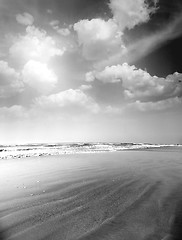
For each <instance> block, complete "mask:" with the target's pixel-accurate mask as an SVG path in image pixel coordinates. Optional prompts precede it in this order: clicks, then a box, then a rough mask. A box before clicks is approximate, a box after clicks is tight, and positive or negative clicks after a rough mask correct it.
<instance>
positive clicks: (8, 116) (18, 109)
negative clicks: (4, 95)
mask: <svg viewBox="0 0 182 240" xmlns="http://www.w3.org/2000/svg"><path fill="white" fill-rule="evenodd" d="M26 116H28V115H27V112H26V110H25V108H23V107H22V106H20V105H13V106H11V107H1V108H0V119H3V120H6V121H7V120H10V121H12V119H13V120H15V119H22V118H23V117H26Z"/></svg>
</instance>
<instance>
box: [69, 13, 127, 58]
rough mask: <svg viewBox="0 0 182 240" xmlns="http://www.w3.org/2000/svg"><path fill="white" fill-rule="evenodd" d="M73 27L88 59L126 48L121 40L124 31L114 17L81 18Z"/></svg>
mask: <svg viewBox="0 0 182 240" xmlns="http://www.w3.org/2000/svg"><path fill="white" fill-rule="evenodd" d="M73 28H74V30H75V31H76V32H77V35H78V42H79V44H80V46H82V48H83V55H84V57H85V58H86V59H88V60H97V59H102V58H104V57H108V56H109V55H110V54H114V53H116V52H117V51H118V50H120V51H122V49H124V48H125V47H124V45H123V43H122V41H121V35H122V33H121V31H120V30H119V29H118V25H117V23H116V22H115V21H114V20H113V19H109V20H108V21H105V20H102V19H99V18H97V19H92V20H87V19H86V20H81V21H79V22H77V23H75V24H74V26H73Z"/></svg>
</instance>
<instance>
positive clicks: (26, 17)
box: [16, 12, 34, 25]
mask: <svg viewBox="0 0 182 240" xmlns="http://www.w3.org/2000/svg"><path fill="white" fill-rule="evenodd" d="M16 21H17V22H18V23H20V24H22V25H32V24H33V22H34V18H33V16H32V15H31V14H29V13H27V12H24V13H23V14H17V15H16Z"/></svg>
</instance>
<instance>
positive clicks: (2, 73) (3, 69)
mask: <svg viewBox="0 0 182 240" xmlns="http://www.w3.org/2000/svg"><path fill="white" fill-rule="evenodd" d="M21 91H23V82H22V81H21V80H20V75H19V73H17V72H16V71H15V69H13V68H11V67H9V65H8V63H7V62H5V61H0V97H1V98H6V97H10V96H13V95H15V94H17V93H18V92H21Z"/></svg>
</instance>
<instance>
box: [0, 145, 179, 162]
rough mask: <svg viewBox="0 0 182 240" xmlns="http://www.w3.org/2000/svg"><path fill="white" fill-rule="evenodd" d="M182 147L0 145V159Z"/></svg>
mask: <svg viewBox="0 0 182 240" xmlns="http://www.w3.org/2000/svg"><path fill="white" fill-rule="evenodd" d="M171 147H182V145H180V144H150V143H100V142H99V143H54V144H28V145H27V144H26V145H0V159H9V158H25V157H37V156H50V155H62V154H77V153H102V152H117V151H124V150H125V151H126V150H152V149H161V148H171Z"/></svg>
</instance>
